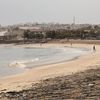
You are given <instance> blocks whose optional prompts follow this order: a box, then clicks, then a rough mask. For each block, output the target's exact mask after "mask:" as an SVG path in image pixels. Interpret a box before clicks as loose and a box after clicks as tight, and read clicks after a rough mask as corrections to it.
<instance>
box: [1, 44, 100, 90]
mask: <svg viewBox="0 0 100 100" xmlns="http://www.w3.org/2000/svg"><path fill="white" fill-rule="evenodd" d="M18 46H21V47H40V45H39V44H36V45H32V44H29V45H26V44H25V45H18ZM55 46H56V47H65V46H70V44H69V43H68V44H66V43H65V44H62V43H61V44H59V43H58V44H57V43H52V44H51V43H49V44H43V45H42V47H43V48H46V47H55ZM72 46H73V47H76V48H88V49H91V51H90V53H88V54H86V55H83V56H81V57H79V58H78V59H74V60H71V61H67V62H61V63H56V64H50V65H44V66H41V67H37V68H33V69H31V70H28V71H25V72H24V73H21V74H18V75H13V76H10V77H5V78H3V79H1V80H0V91H1V92H7V91H20V90H23V89H28V88H30V87H31V86H32V84H33V83H38V82H39V81H40V80H44V79H48V78H54V77H58V76H65V75H71V74H74V73H76V72H82V71H85V70H88V69H96V68H98V67H99V65H100V46H99V45H95V46H96V52H93V51H92V47H93V44H79V43H78V44H73V45H72Z"/></svg>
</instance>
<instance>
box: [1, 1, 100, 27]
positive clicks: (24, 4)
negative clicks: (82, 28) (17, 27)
mask: <svg viewBox="0 0 100 100" xmlns="http://www.w3.org/2000/svg"><path fill="white" fill-rule="evenodd" d="M74 16H75V19H76V23H77V24H86V23H88V24H100V0H0V24H1V25H11V24H18V23H27V22H32V23H33V22H38V23H43V22H44V23H50V22H54V23H67V24H70V23H72V22H73V17H74Z"/></svg>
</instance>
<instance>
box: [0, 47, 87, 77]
mask: <svg viewBox="0 0 100 100" xmlns="http://www.w3.org/2000/svg"><path fill="white" fill-rule="evenodd" d="M87 51H88V50H87V49H84V48H70V47H62V48H56V47H55V48H53V47H52V48H40V47H39V48H23V47H17V46H7V47H5V46H2V47H0V78H2V77H4V76H10V75H15V74H19V73H22V72H24V71H25V70H29V69H31V68H35V67H41V66H44V65H47V64H53V63H59V62H63V61H68V60H72V59H75V58H77V57H79V56H81V55H84V54H85V53H86V52H87Z"/></svg>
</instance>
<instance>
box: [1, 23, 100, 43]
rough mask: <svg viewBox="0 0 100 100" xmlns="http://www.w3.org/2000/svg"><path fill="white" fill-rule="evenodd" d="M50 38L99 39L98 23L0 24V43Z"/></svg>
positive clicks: (39, 40)
mask: <svg viewBox="0 0 100 100" xmlns="http://www.w3.org/2000/svg"><path fill="white" fill-rule="evenodd" d="M51 39H91V40H95V39H96V40H99V39H100V25H91V24H75V23H72V24H58V23H48V24H46V23H42V24H39V23H26V24H16V25H8V26H0V43H3V42H5V43H6V42H9V43H10V42H18V41H24V42H25V41H35V42H47V41H49V40H51Z"/></svg>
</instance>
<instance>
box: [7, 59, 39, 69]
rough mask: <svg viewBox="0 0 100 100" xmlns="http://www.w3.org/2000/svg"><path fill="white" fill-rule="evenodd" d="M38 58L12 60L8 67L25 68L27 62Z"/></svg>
mask: <svg viewBox="0 0 100 100" xmlns="http://www.w3.org/2000/svg"><path fill="white" fill-rule="evenodd" d="M38 60H39V58H35V59H31V60H20V61H13V62H11V63H10V64H9V66H10V67H21V68H25V67H26V65H25V64H27V63H32V62H35V61H38Z"/></svg>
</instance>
